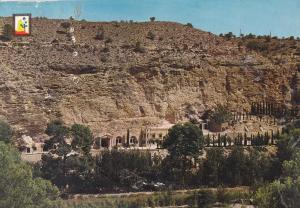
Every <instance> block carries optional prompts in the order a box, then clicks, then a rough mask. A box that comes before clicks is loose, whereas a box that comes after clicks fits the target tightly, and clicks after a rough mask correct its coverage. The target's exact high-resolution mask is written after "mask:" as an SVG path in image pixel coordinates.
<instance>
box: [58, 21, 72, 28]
mask: <svg viewBox="0 0 300 208" xmlns="http://www.w3.org/2000/svg"><path fill="white" fill-rule="evenodd" d="M60 26H61V27H62V28H64V29H68V28H70V27H71V23H70V22H62V23H61V24H60Z"/></svg>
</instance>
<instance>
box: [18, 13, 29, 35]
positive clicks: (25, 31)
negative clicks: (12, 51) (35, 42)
mask: <svg viewBox="0 0 300 208" xmlns="http://www.w3.org/2000/svg"><path fill="white" fill-rule="evenodd" d="M30 24H31V14H14V29H15V35H17V36H25V35H30Z"/></svg>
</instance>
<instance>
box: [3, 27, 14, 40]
mask: <svg viewBox="0 0 300 208" xmlns="http://www.w3.org/2000/svg"><path fill="white" fill-rule="evenodd" d="M13 34H14V29H13V26H12V25H10V24H5V25H4V26H3V38H4V40H7V41H10V40H12V39H13Z"/></svg>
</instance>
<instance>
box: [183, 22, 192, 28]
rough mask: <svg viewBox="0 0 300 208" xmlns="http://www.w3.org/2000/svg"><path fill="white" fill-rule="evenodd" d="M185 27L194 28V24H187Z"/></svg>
mask: <svg viewBox="0 0 300 208" xmlns="http://www.w3.org/2000/svg"><path fill="white" fill-rule="evenodd" d="M185 26H187V27H190V28H193V27H194V26H193V25H192V23H187V24H186V25H185Z"/></svg>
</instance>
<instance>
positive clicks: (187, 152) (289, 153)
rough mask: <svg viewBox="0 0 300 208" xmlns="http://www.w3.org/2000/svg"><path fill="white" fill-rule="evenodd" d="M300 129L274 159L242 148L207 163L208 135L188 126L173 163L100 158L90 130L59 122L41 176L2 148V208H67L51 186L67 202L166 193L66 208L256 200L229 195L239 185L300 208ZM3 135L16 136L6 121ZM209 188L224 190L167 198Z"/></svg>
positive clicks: (257, 197)
mask: <svg viewBox="0 0 300 208" xmlns="http://www.w3.org/2000/svg"><path fill="white" fill-rule="evenodd" d="M221 112H222V111H221ZM299 127H300V122H294V123H292V124H290V125H288V126H287V127H286V128H285V129H284V131H283V132H284V133H283V134H282V135H281V136H279V140H278V143H277V144H276V145H277V152H276V154H274V155H272V154H269V152H268V151H267V150H266V149H264V148H260V147H247V148H243V147H239V146H234V147H229V148H226V149H225V148H218V147H212V148H207V149H206V157H205V158H202V157H201V155H202V152H203V148H204V146H203V144H204V138H203V135H202V132H201V130H200V129H199V128H198V127H197V126H196V125H194V124H191V123H184V124H177V125H175V126H173V127H172V128H171V129H170V130H169V132H168V135H167V136H166V138H165V141H164V142H163V144H162V146H163V147H164V148H166V149H167V150H168V153H169V154H168V155H167V156H166V157H165V158H161V157H160V156H157V155H151V153H150V152H145V151H143V152H141V151H118V150H112V151H106V152H102V153H101V155H99V156H97V157H92V156H91V154H90V150H91V149H90V147H91V145H92V143H93V135H92V133H91V131H90V129H89V128H88V127H86V126H83V125H80V124H74V125H72V126H71V127H67V126H65V125H64V123H63V122H62V121H53V122H50V123H49V124H48V125H47V129H46V131H45V133H46V134H48V135H49V137H50V139H49V140H48V141H47V143H46V146H45V147H46V148H48V150H49V154H46V155H44V156H43V158H42V161H41V163H39V164H37V165H36V166H35V167H34V172H33V173H32V170H31V167H30V166H29V165H27V164H26V163H24V162H22V161H21V160H20V156H19V155H18V154H17V153H16V150H14V149H13V148H12V147H11V146H9V144H5V143H4V142H3V141H1V142H0V165H1V170H0V188H1V189H0V190H1V191H0V207H12V206H14V207H25V208H27V207H33V208H34V207H45V208H48V207H55V206H56V207H57V206H59V205H58V204H57V199H58V190H57V188H55V187H54V186H53V185H51V183H50V182H48V181H46V180H44V179H48V180H50V181H51V182H52V183H53V184H55V185H56V186H57V187H59V189H60V190H61V192H62V196H67V195H69V194H72V193H75V194H77V193H99V192H101V191H103V192H116V190H117V191H121V192H125V191H161V190H165V191H166V192H157V193H155V194H154V195H153V194H151V195H143V194H138V195H135V196H134V195H133V196H129V197H113V196H112V197H111V198H97V199H87V200H80V199H79V200H78V199H76V200H68V201H66V202H64V203H63V205H62V207H66V208H68V207H144V206H149V207H155V206H175V205H177V206H179V205H188V206H190V207H211V206H213V205H215V203H216V202H219V203H222V204H223V205H224V206H226V204H230V203H233V201H236V200H237V199H240V200H241V199H243V200H246V201H248V200H249V198H250V195H249V194H250V193H249V192H248V191H239V192H236V191H228V190H227V189H226V188H222V187H236V186H251V187H253V189H252V190H253V191H254V192H253V199H254V203H255V204H256V205H257V207H262V208H267V207H271V208H272V207H274V208H281V207H291V208H293V207H299V205H300V200H299V198H300V191H299V190H300V176H299V175H300V153H299V152H300V151H299V148H300V142H299V137H300V129H299ZM0 132H1V134H2V135H9V136H8V137H5V138H10V137H11V136H12V132H11V128H10V127H9V125H7V124H6V123H3V122H2V123H1V131H0ZM3 132H4V133H3ZM7 132H8V133H7ZM2 138H4V137H3V136H2ZM2 140H3V139H2ZM5 140H6V141H9V140H10V139H4V141H5ZM7 143H8V142H7ZM32 175H33V176H34V177H33V176H32ZM40 177H42V178H44V179H41V178H40ZM158 184H160V185H158ZM203 186H206V187H217V188H216V189H201V190H199V191H186V192H183V193H179V192H170V191H167V190H169V188H171V189H172V190H174V189H182V188H191V187H203ZM3 196H5V197H3ZM247 203H250V202H247ZM11 205H12V206H11Z"/></svg>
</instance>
